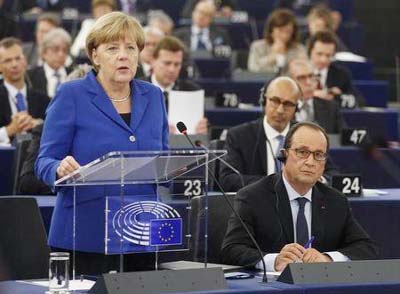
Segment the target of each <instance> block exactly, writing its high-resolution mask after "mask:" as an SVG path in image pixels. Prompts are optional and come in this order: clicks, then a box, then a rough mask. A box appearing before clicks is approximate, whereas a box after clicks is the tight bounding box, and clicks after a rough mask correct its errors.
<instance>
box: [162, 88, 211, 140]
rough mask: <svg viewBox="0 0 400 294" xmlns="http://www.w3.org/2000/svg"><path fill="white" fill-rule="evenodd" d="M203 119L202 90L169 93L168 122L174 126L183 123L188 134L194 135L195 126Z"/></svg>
mask: <svg viewBox="0 0 400 294" xmlns="http://www.w3.org/2000/svg"><path fill="white" fill-rule="evenodd" d="M203 117H204V90H199V91H171V92H170V93H169V96H168V122H169V124H170V125H173V126H175V125H176V123H177V122H179V121H183V122H184V123H185V125H186V127H187V133H188V134H195V130H196V126H197V124H198V123H199V121H200V120H201V119H202V118H203Z"/></svg>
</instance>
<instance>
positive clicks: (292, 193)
mask: <svg viewBox="0 0 400 294" xmlns="http://www.w3.org/2000/svg"><path fill="white" fill-rule="evenodd" d="M282 179H283V183H284V184H285V188H286V191H287V193H288V196H289V201H293V200H296V199H297V198H299V197H305V198H307V199H308V201H310V202H311V199H312V197H311V196H312V188H311V189H310V190H308V191H307V193H306V194H304V195H300V194H299V193H297V191H296V190H295V189H294V188H293V187H292V185H290V183H289V182H288V180H286V178H285V174H284V173H282Z"/></svg>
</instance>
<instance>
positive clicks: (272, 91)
mask: <svg viewBox="0 0 400 294" xmlns="http://www.w3.org/2000/svg"><path fill="white" fill-rule="evenodd" d="M300 99H301V90H300V88H299V86H298V85H297V84H296V82H295V81H294V80H292V79H291V78H288V77H278V78H276V79H274V80H272V81H271V82H267V83H266V85H265V86H264V87H263V88H262V89H261V91H260V105H261V107H262V110H263V116H262V117H260V118H259V119H257V120H255V121H251V122H247V123H244V124H241V125H238V126H235V127H233V128H231V129H229V131H228V133H227V136H226V141H225V149H226V150H227V155H226V161H227V162H229V163H230V164H231V165H232V166H233V167H234V168H236V169H237V170H238V171H239V172H240V173H241V177H242V179H243V184H244V185H245V186H246V185H248V184H251V183H253V182H255V181H257V180H259V179H261V178H262V177H264V176H266V175H270V174H273V173H275V172H276V171H279V169H280V166H281V164H280V162H279V161H278V160H277V155H278V151H279V149H280V148H282V146H283V141H284V138H285V136H286V134H287V132H288V131H289V127H290V122H291V121H292V120H293V119H294V114H295V112H296V108H297V103H298V101H299V100H300ZM242 179H241V178H240V176H239V175H238V174H236V173H234V172H233V171H232V169H230V168H228V167H227V166H225V165H221V171H220V181H221V184H222V186H223V188H224V190H225V191H230V192H236V191H238V190H239V189H240V188H242Z"/></svg>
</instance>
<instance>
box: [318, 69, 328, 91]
mask: <svg viewBox="0 0 400 294" xmlns="http://www.w3.org/2000/svg"><path fill="white" fill-rule="evenodd" d="M315 74H316V75H317V76H319V82H320V84H321V88H322V89H325V88H326V79H327V77H328V68H324V69H321V70H316V71H315Z"/></svg>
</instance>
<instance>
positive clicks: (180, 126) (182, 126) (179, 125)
mask: <svg viewBox="0 0 400 294" xmlns="http://www.w3.org/2000/svg"><path fill="white" fill-rule="evenodd" d="M176 128H177V129H178V131H179V133H181V134H182V135H184V136H185V137H186V140H188V142H189V143H190V145H192V147H193V149H196V146H195V145H194V144H193V142H192V140H191V139H190V138H189V136H188V134H187V127H186V125H185V124H184V123H183V122H181V121H179V122H178V123H177V124H176Z"/></svg>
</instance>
